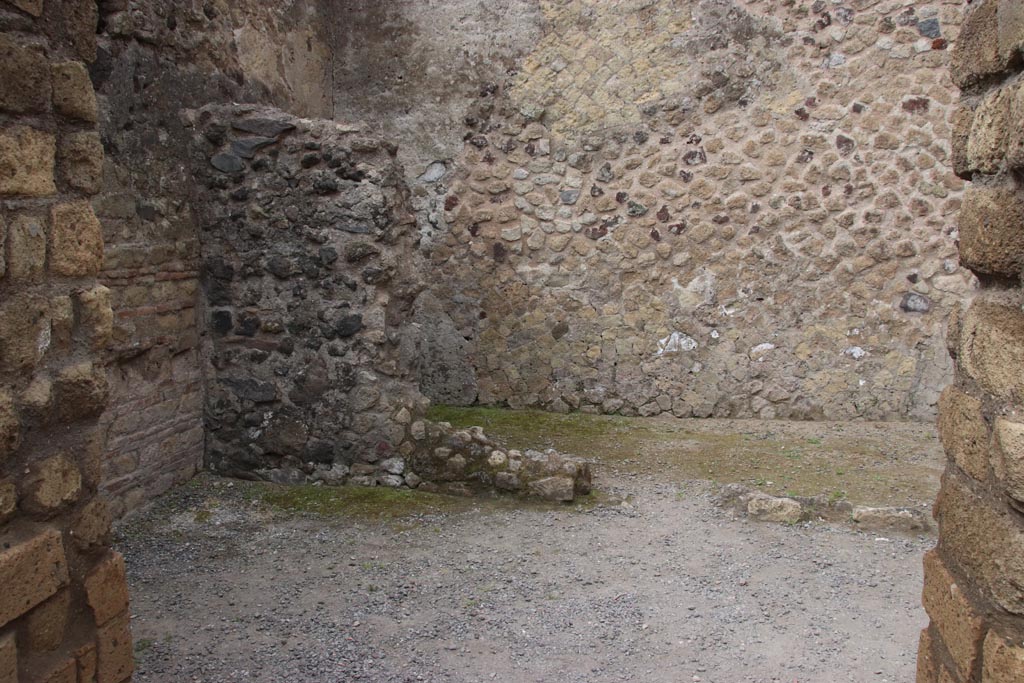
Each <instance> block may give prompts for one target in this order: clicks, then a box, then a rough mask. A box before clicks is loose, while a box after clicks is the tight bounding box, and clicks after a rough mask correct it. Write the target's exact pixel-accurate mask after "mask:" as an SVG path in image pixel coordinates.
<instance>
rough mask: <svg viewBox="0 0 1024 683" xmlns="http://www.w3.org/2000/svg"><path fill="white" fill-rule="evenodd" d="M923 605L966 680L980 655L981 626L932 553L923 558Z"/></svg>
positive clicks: (978, 619) (969, 604)
mask: <svg viewBox="0 0 1024 683" xmlns="http://www.w3.org/2000/svg"><path fill="white" fill-rule="evenodd" d="M922 602H923V603H924V608H925V610H926V611H927V612H928V616H929V617H930V618H931V620H932V624H933V625H934V626H935V628H936V629H937V631H938V633H939V635H940V636H941V638H942V642H943V644H944V645H945V646H946V649H947V650H949V652H950V654H952V655H953V660H954V662H956V664H957V667H958V669H959V672H960V676H961V677H963V678H967V675H968V674H969V673H970V671H971V669H972V668H973V667H974V662H975V660H976V659H977V658H978V656H979V655H980V654H981V643H982V639H983V638H984V637H985V628H984V623H983V621H982V619H981V617H980V616H979V615H977V614H975V613H974V609H973V607H972V606H971V603H970V601H969V600H968V598H967V597H966V596H965V595H964V593H963V591H962V590H961V589H960V587H959V586H958V585H957V584H956V581H955V580H954V579H953V576H952V575H951V574H950V573H949V571H947V570H946V568H945V566H943V564H942V560H941V559H940V558H939V555H938V553H937V552H936V551H934V550H932V551H930V552H928V553H927V554H926V555H925V556H924V593H923V597H922Z"/></svg>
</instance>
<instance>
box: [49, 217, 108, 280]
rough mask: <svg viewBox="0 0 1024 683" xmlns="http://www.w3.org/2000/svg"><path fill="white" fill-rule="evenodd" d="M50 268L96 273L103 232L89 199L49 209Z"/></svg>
mask: <svg viewBox="0 0 1024 683" xmlns="http://www.w3.org/2000/svg"><path fill="white" fill-rule="evenodd" d="M52 216H53V218H52V224H53V225H52V231H53V232H52V245H51V251H50V268H51V270H52V271H53V272H54V273H56V274H57V275H65V276H68V277H82V276H89V275H95V274H96V273H98V272H99V270H100V266H101V265H102V263H103V233H102V229H101V226H100V222H99V219H97V218H96V214H95V213H94V212H93V210H92V206H90V205H89V203H88V202H71V203H67V204H57V205H56V206H54V207H53V212H52Z"/></svg>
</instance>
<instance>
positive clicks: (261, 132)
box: [193, 108, 423, 483]
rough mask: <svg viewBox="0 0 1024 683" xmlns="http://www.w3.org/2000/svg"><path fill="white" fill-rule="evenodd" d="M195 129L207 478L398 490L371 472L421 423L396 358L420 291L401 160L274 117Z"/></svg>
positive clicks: (261, 114)
mask: <svg viewBox="0 0 1024 683" xmlns="http://www.w3.org/2000/svg"><path fill="white" fill-rule="evenodd" d="M195 116H196V119H197V133H199V136H198V138H197V140H196V160H195V163H194V174H193V176H194V178H195V179H196V181H197V182H198V184H199V187H198V188H197V191H196V193H195V197H196V207H197V209H198V218H199V220H200V225H201V229H202V239H201V242H202V247H201V248H202V258H203V280H204V294H205V312H204V321H203V322H204V327H208V329H209V330H210V331H211V333H210V335H209V336H208V338H207V342H206V344H207V353H206V356H207V362H208V376H209V377H208V385H207V389H208V393H207V399H206V400H207V425H208V427H209V430H210V432H209V440H210V442H209V447H208V454H209V456H208V460H209V464H210V466H211V467H212V468H214V469H215V470H217V471H221V472H225V473H228V474H234V475H241V476H254V475H255V476H262V477H265V478H269V479H273V480H276V481H304V480H305V479H306V478H307V477H309V478H312V479H319V480H326V481H328V482H329V483H340V482H342V481H345V480H346V479H347V478H348V476H349V475H350V473H351V472H352V471H353V470H355V472H354V474H355V475H356V476H361V477H370V478H371V479H372V477H373V476H375V475H377V474H381V475H384V474H396V473H390V472H386V471H382V472H377V469H378V468H377V465H376V464H375V463H378V462H380V461H385V460H388V459H389V458H392V457H394V456H396V455H398V454H399V453H398V451H399V449H400V448H401V447H402V445H403V442H405V441H406V430H407V429H408V427H409V424H410V423H411V422H412V418H411V416H412V415H413V414H416V413H421V412H422V410H423V406H421V405H420V402H421V401H422V397H421V396H420V395H419V393H418V392H417V391H416V389H415V385H414V383H413V382H411V381H410V380H409V377H408V376H407V375H406V374H405V373H403V372H402V370H401V368H400V367H399V364H398V362H397V359H396V354H395V351H396V349H397V348H398V345H397V341H398V334H399V332H400V330H401V328H402V325H403V324H404V322H405V319H406V317H407V316H408V313H409V311H410V309H411V305H412V301H413V299H414V298H415V296H416V294H418V293H419V291H420V290H422V289H423V284H422V282H421V281H420V279H419V273H418V271H417V269H416V268H408V267H406V266H407V260H408V257H409V255H410V254H411V253H412V252H413V239H414V237H415V235H414V233H415V230H414V221H413V218H412V215H411V214H410V213H409V212H408V208H407V204H408V202H407V190H406V186H405V182H404V179H403V178H402V175H401V170H400V167H399V166H398V165H397V163H396V162H395V160H394V154H395V148H394V146H391V145H387V144H385V143H383V142H382V141H380V140H379V139H377V138H375V137H371V136H367V135H366V134H365V133H364V132H363V131H361V130H359V129H358V128H354V127H344V126H338V125H336V124H334V123H333V122H331V121H323V120H315V121H314V120H308V119H296V118H294V117H291V116H289V115H286V114H283V113H282V112H280V111H276V110H259V109H252V108H241V109H238V108H225V109H217V108H210V109H205V110H203V111H201V112H198V113H196V114H195ZM364 470H365V471H364ZM397 474H399V475H400V474H402V472H397ZM400 481H401V478H400V477H399V482H400Z"/></svg>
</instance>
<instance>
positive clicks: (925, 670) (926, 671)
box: [916, 628, 938, 683]
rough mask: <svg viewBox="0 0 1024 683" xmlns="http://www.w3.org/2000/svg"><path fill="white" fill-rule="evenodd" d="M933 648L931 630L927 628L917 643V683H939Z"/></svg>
mask: <svg viewBox="0 0 1024 683" xmlns="http://www.w3.org/2000/svg"><path fill="white" fill-rule="evenodd" d="M933 647H934V645H933V643H932V635H931V629H928V628H925V629H923V630H922V631H921V638H920V639H919V640H918V643H917V679H916V681H917V683H938V680H937V677H938V670H937V668H936V666H935V651H934V650H933V649H932V648H933Z"/></svg>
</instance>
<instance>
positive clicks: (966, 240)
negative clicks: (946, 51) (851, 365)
mask: <svg viewBox="0 0 1024 683" xmlns="http://www.w3.org/2000/svg"><path fill="white" fill-rule="evenodd" d="M1022 47H1024V5H1021V3H1020V2H1018V1H1017V0H984V1H981V2H975V3H973V5H972V6H971V7H970V8H969V9H967V10H966V12H965V18H964V23H963V28H962V32H961V35H960V40H959V42H958V44H957V45H956V48H955V49H954V51H953V54H952V61H951V64H950V72H951V74H952V77H953V80H954V81H955V83H956V85H957V86H958V87H959V88H961V97H960V103H959V106H958V110H957V113H956V115H955V119H954V120H955V121H956V128H955V132H954V136H953V150H952V151H953V159H954V164H955V168H956V172H957V173H958V174H959V175H960V176H961V177H963V178H964V179H966V180H970V181H971V182H970V185H969V186H968V188H967V191H966V193H965V196H964V203H963V209H962V212H961V216H960V257H961V260H962V262H963V264H964V265H965V266H967V267H969V268H970V269H971V270H973V271H974V272H975V273H977V275H978V277H979V279H980V280H981V283H982V287H981V289H980V291H979V292H978V293H977V294H976V295H975V296H974V299H973V301H972V302H971V303H970V305H969V307H968V308H967V309H966V310H965V311H957V312H955V313H954V315H953V317H952V319H951V321H950V325H949V334H948V338H947V343H948V347H949V353H950V355H951V356H952V357H953V359H954V360H955V364H956V378H955V382H954V384H953V385H952V386H950V387H948V388H947V389H946V390H945V391H944V392H943V395H942V400H941V401H940V406H939V427H940V433H941V436H942V442H943V446H944V447H945V449H946V454H947V456H948V458H949V460H948V464H947V466H946V472H945V475H944V476H943V480H942V489H941V491H940V493H939V498H938V502H937V503H936V507H935V517H936V519H937V520H938V522H939V543H938V546H937V548H936V549H935V550H933V551H932V552H930V553H929V554H928V555H927V556H926V558H925V587H924V593H923V602H924V606H925V609H926V610H927V612H928V616H929V617H930V619H931V623H930V624H929V626H928V628H927V629H925V630H924V631H923V632H922V634H921V643H920V649H919V658H918V676H917V680H918V683H938V682H939V681H951V682H954V683H1009V681H1020V680H1024V588H1022V585H1024V582H1022V579H1024V486H1022V485H1024V414H1022V412H1021V411H1022V405H1024V404H1022V401H1024V382H1022V380H1021V378H1022V369H1024V313H1022V304H1024V290H1022V288H1021V277H1022V265H1024V211H1022V206H1024V187H1021V183H1020V175H1019V174H1020V171H1021V170H1024V158H1021V156H1020V149H1021V145H1022V133H1021V131H1022V130H1024V87H1022V72H1024V55H1022V53H1021V48H1022Z"/></svg>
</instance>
